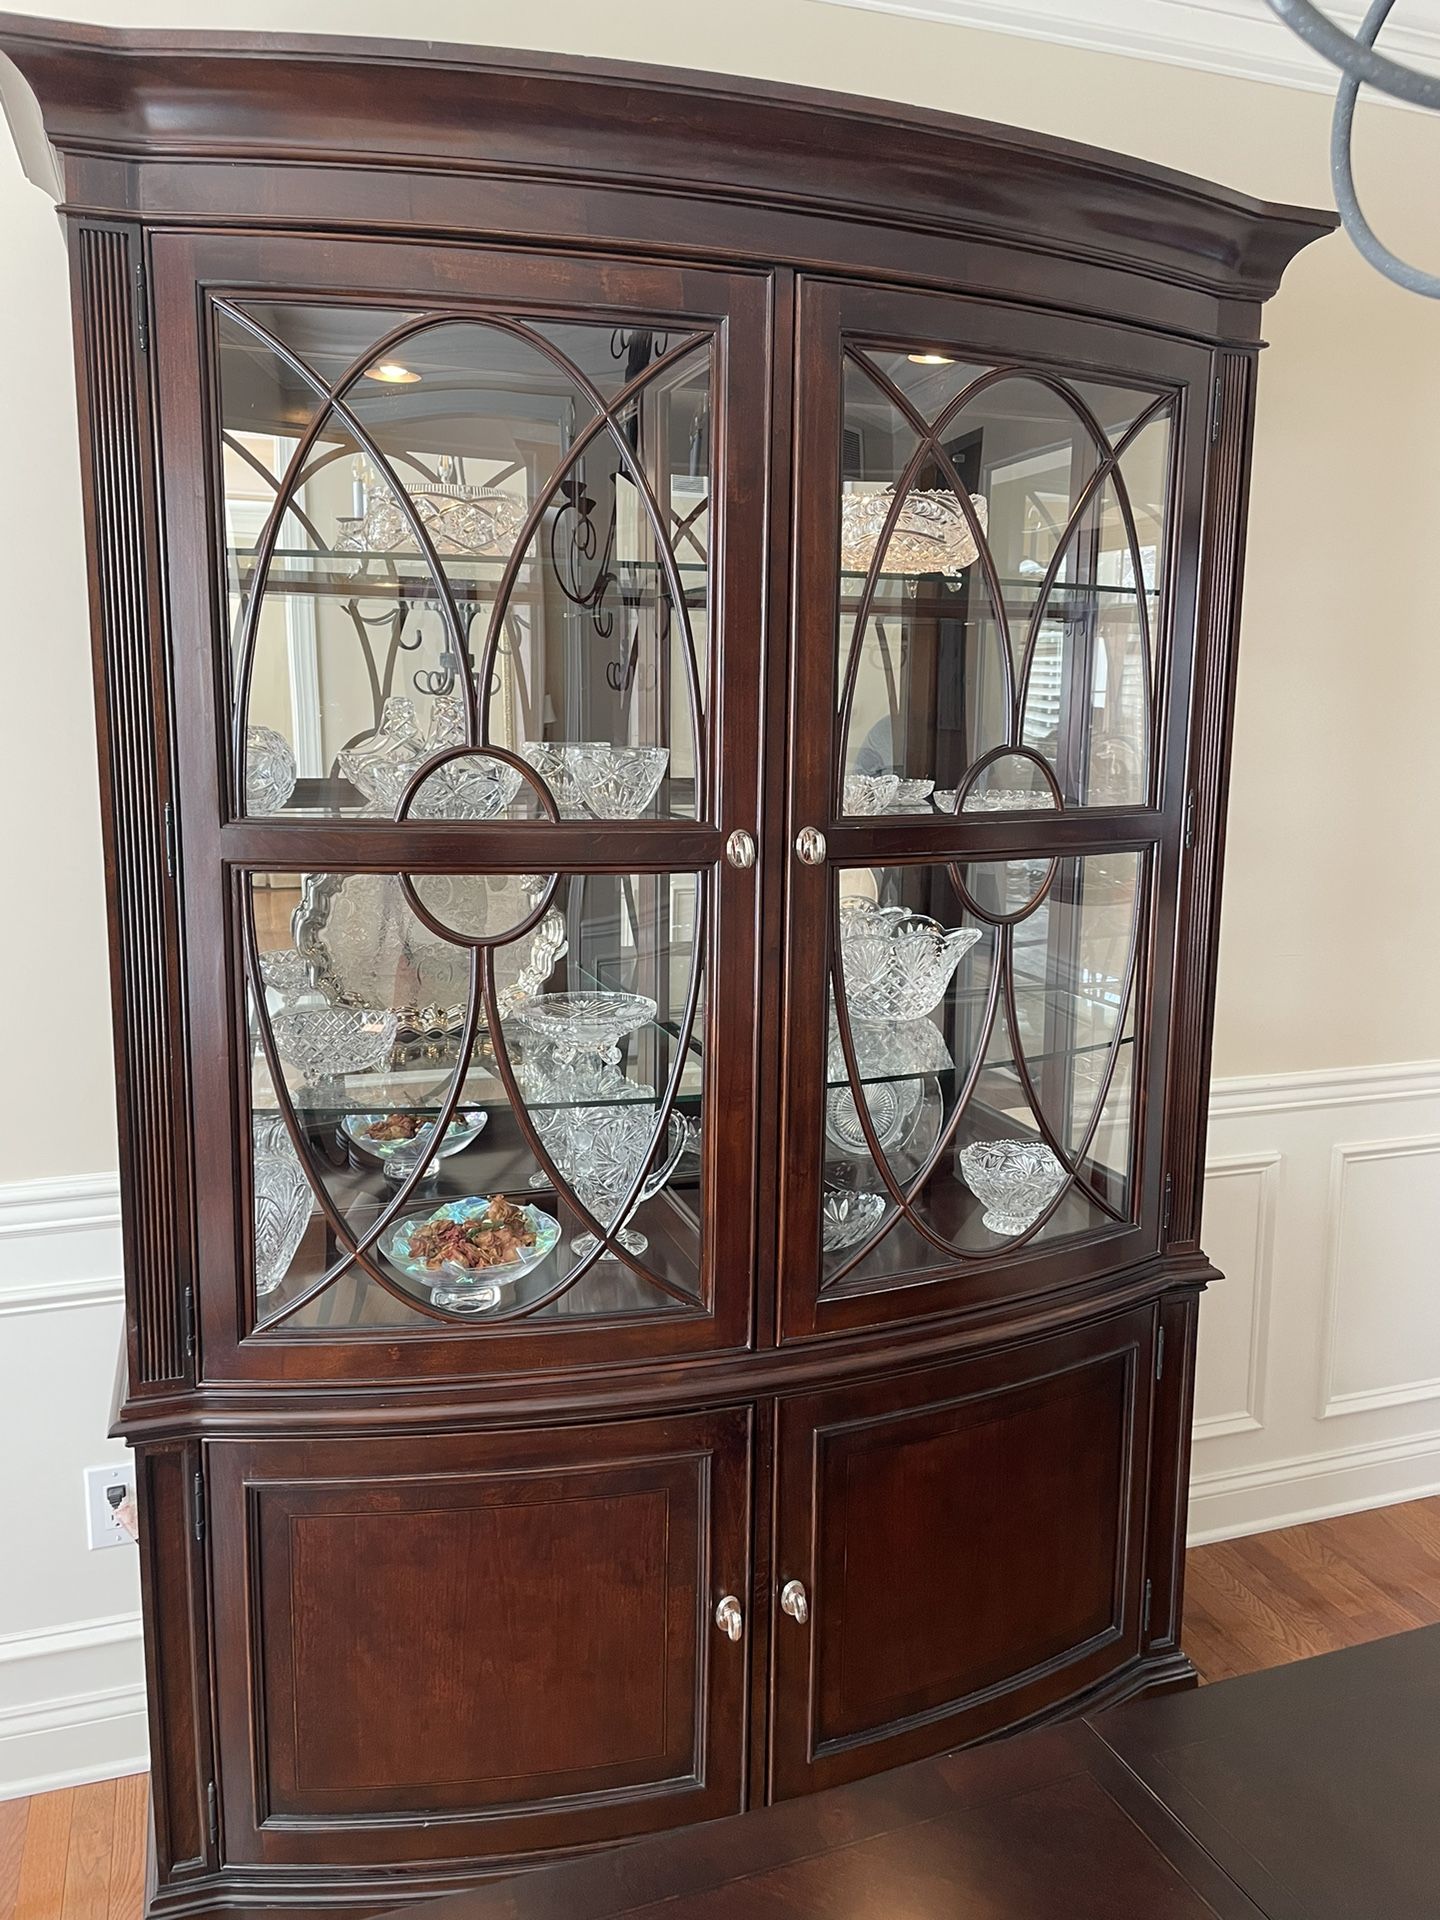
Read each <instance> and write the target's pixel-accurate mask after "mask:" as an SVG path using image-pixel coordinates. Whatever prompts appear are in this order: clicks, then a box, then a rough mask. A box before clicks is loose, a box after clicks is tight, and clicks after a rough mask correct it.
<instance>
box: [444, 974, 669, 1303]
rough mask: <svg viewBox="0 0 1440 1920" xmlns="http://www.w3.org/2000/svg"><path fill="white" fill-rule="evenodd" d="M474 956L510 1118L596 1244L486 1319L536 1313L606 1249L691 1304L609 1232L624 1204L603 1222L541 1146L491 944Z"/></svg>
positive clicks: (621, 1220) (641, 1275)
mask: <svg viewBox="0 0 1440 1920" xmlns="http://www.w3.org/2000/svg"><path fill="white" fill-rule="evenodd" d="M479 961H480V977H481V982H482V990H483V993H484V1000H485V1012H486V1018H487V1020H488V1022H489V1025H490V1035H491V1044H492V1046H493V1047H494V1052H495V1067H496V1071H497V1072H498V1073H499V1075H500V1081H501V1085H502V1086H503V1087H504V1089H505V1092H506V1095H507V1097H508V1098H509V1101H510V1109H511V1112H512V1114H513V1115H514V1119H515V1124H516V1126H517V1127H519V1129H520V1132H521V1135H522V1137H523V1138H524V1141H525V1144H526V1145H527V1146H528V1147H529V1149H530V1151H531V1152H532V1153H533V1154H534V1155H535V1158H536V1161H537V1162H538V1163H539V1165H540V1166H541V1167H542V1168H543V1169H544V1171H545V1172H546V1173H547V1174H549V1176H550V1184H551V1186H552V1187H553V1188H554V1189H555V1194H556V1198H557V1199H558V1198H559V1197H560V1196H561V1195H562V1194H563V1195H564V1197H565V1201H566V1204H567V1205H568V1206H569V1207H570V1208H571V1209H572V1210H573V1211H574V1212H575V1213H577V1214H578V1215H579V1216H580V1219H581V1221H582V1222H583V1223H584V1225H585V1227H586V1228H587V1230H588V1231H589V1232H590V1233H591V1234H592V1235H593V1236H594V1239H595V1241H596V1245H595V1246H594V1247H592V1248H591V1250H590V1252H589V1253H587V1254H585V1255H583V1256H582V1257H581V1258H580V1259H579V1261H578V1262H577V1264H576V1265H575V1266H574V1267H573V1268H572V1269H571V1270H570V1272H569V1273H567V1274H566V1275H565V1276H564V1278H563V1279H561V1280H559V1281H557V1282H556V1284H555V1285H554V1286H553V1287H551V1288H549V1289H548V1291H546V1292H545V1293H542V1294H541V1295H540V1296H539V1298H538V1299H535V1300H529V1301H526V1303H525V1305H524V1306H523V1307H512V1308H511V1309H510V1310H509V1311H508V1312H506V1313H503V1314H487V1315H486V1319H487V1320H489V1321H492V1322H493V1321H499V1320H510V1321H514V1320H524V1319H529V1318H530V1317H531V1316H532V1315H534V1314H537V1313H539V1312H540V1310H541V1308H542V1307H548V1306H549V1305H550V1304H551V1302H552V1301H554V1300H558V1299H560V1298H561V1296H562V1295H563V1294H566V1293H568V1292H569V1291H570V1290H571V1288H572V1287H574V1286H575V1285H576V1284H577V1282H578V1281H580V1280H582V1279H583V1278H584V1276H585V1275H586V1274H587V1273H588V1272H589V1271H590V1269H591V1268H592V1267H593V1266H594V1265H595V1264H596V1263H597V1262H598V1261H599V1259H600V1257H601V1255H602V1254H603V1253H605V1252H606V1250H607V1249H608V1250H609V1251H610V1252H611V1253H612V1254H613V1255H614V1257H615V1258H616V1259H617V1260H619V1261H621V1262H623V1264H624V1265H625V1266H627V1267H629V1269H630V1271H631V1272H632V1273H633V1274H635V1275H636V1277H637V1278H638V1279H640V1280H642V1281H644V1282H645V1283H646V1284H647V1285H649V1286H654V1287H657V1288H658V1289H659V1290H660V1292H662V1293H668V1294H669V1295H670V1297H671V1298H672V1299H674V1300H678V1301H680V1302H681V1303H682V1304H683V1305H685V1306H687V1307H692V1308H693V1307H695V1306H696V1305H697V1302H696V1301H695V1300H694V1299H693V1298H691V1297H690V1296H689V1295H688V1294H685V1293H683V1292H681V1291H680V1290H679V1289H677V1288H676V1287H675V1285H674V1284H673V1282H670V1281H666V1280H663V1279H661V1278H660V1277H659V1276H658V1275H656V1274H653V1273H651V1272H650V1271H649V1269H648V1268H646V1267H643V1266H641V1264H640V1262H639V1259H638V1257H637V1256H636V1255H634V1254H632V1253H630V1252H629V1251H628V1250H627V1249H626V1248H625V1246H624V1245H623V1244H622V1243H621V1242H620V1241H619V1240H618V1239H613V1240H612V1236H613V1235H614V1234H615V1233H618V1230H619V1228H620V1227H621V1226H623V1225H624V1224H625V1220H624V1209H623V1208H622V1209H621V1211H620V1212H619V1213H618V1214H617V1215H616V1226H615V1227H614V1228H611V1227H606V1226H604V1225H603V1224H602V1223H601V1222H600V1221H599V1220H598V1219H597V1218H596V1216H595V1215H594V1214H593V1213H592V1212H591V1211H590V1209H589V1208H588V1207H587V1206H586V1205H585V1203H584V1202H583V1201H582V1200H581V1199H580V1197H579V1195H578V1194H576V1193H575V1192H574V1191H573V1189H572V1188H571V1185H570V1182H569V1181H568V1180H567V1179H566V1178H565V1176H564V1174H562V1173H561V1171H560V1169H559V1167H558V1166H557V1165H556V1163H555V1161H554V1159H553V1158H552V1156H551V1154H550V1150H549V1148H548V1147H546V1145H545V1143H544V1141H543V1140H542V1139H541V1136H540V1133H539V1131H538V1129H537V1128H536V1126H535V1123H534V1121H533V1120H532V1119H531V1117H530V1108H529V1105H528V1103H527V1101H526V1099H525V1095H524V1092H523V1091H522V1089H521V1086H520V1083H519V1081H518V1080H517V1079H516V1077H515V1066H514V1062H513V1061H512V1060H511V1058H510V1048H509V1046H508V1044H507V1042H506V1040H505V1033H504V1026H503V1021H502V1018H501V1008H500V1003H499V995H498V993H497V991H496V987H495V958H494V952H493V949H491V948H489V947H486V948H485V949H483V950H482V951H481V953H480V955H479ZM576 1104H577V1105H579V1104H581V1103H580V1102H577V1103H576ZM643 1184H644V1181H643V1178H642V1179H641V1180H640V1181H637V1183H636V1186H635V1188H634V1191H633V1192H632V1193H631V1194H630V1196H628V1198H627V1200H626V1203H625V1204H626V1206H630V1205H633V1203H634V1194H635V1193H638V1191H639V1189H640V1187H641V1186H642V1185H643Z"/></svg>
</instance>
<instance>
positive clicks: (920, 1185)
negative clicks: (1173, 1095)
mask: <svg viewBox="0 0 1440 1920" xmlns="http://www.w3.org/2000/svg"><path fill="white" fill-rule="evenodd" d="M798 328H799V339H798V356H799V365H800V369H801V374H800V379H801V388H802V394H801V401H800V406H799V412H798V419H799V423H800V424H799V428H798V434H797V443H796V453H795V459H796V465H797V468H798V471H799V473H800V475H801V477H802V479H803V482H804V484H803V485H802V486H801V488H800V490H799V495H798V498H799V499H800V501H801V507H800V518H799V527H798V537H797V545H796V562H795V564H796V572H797V591H796V601H795V604H796V607H797V615H796V620H797V633H796V645H795V652H794V659H793V664H792V681H791V699H792V704H793V707H794V710H795V711H796V712H797V713H800V714H804V715H805V716H807V723H806V724H805V725H804V726H802V727H796V728H794V729H792V735H791V742H790V786H789V795H790V807H791V816H790V820H789V832H790V840H791V845H792V848H793V857H792V860H791V866H790V882H791V884H790V888H789V894H788V914H789V924H788V927H787V959H786V990H785V1004H786V1017H787V1023H788V1024H787V1034H786V1047H787V1064H788V1071H787V1073H786V1076H785V1100H786V1113H785V1119H784V1124H783V1132H782V1137H783V1139H784V1141H785V1169H784V1179H783V1184H782V1196H783V1200H782V1219H781V1226H780V1240H781V1250H782V1251H781V1261H780V1296H781V1302H780V1315H781V1328H782V1335H783V1337H786V1338H796V1337H804V1336H808V1335H813V1334H817V1333H827V1332H840V1331H843V1330H848V1329H853V1328H858V1327H867V1326H870V1327H874V1326H881V1325H886V1324H892V1323H894V1322H897V1321H901V1320H905V1319H909V1318H913V1317H916V1316H919V1315H928V1314H933V1313H936V1312H940V1311H945V1310H950V1309H955V1308H964V1307H969V1306H973V1305H976V1304H978V1303H980V1302H982V1301H986V1300H994V1299H997V1298H1013V1297H1017V1296H1021V1295H1025V1294H1029V1293H1034V1292H1038V1291H1044V1290H1049V1289H1051V1288H1053V1287H1054V1286H1056V1285H1057V1284H1063V1283H1065V1282H1066V1281H1068V1280H1073V1279H1080V1278H1083V1277H1087V1276H1094V1275H1096V1274H1099V1273H1103V1272H1105V1271H1109V1270H1114V1269H1116V1268H1119V1267H1121V1266H1124V1265H1126V1264H1127V1263H1131V1262H1133V1261H1135V1260H1137V1259H1138V1258H1140V1257H1142V1256H1144V1255H1145V1254H1147V1253H1151V1252H1153V1251H1154V1250H1155V1249H1156V1247H1157V1246H1158V1244H1159V1231H1160V1191H1161V1168H1160V1160H1161V1153H1160V1148H1161V1137H1160V1113H1161V1106H1162V1102H1161V1100H1160V1099H1159V1098H1158V1097H1156V1096H1157V1094H1158V1093H1159V1091H1160V1090H1161V1089H1163V1086H1164V1083H1165V1075H1166V1071H1167V1067H1166V1056H1167V1048H1168V1040H1169V1014H1168V1009H1169V998H1170V987H1171V972H1170V961H1169V958H1168V956H1169V954H1170V952H1171V949H1172V947H1173V941H1174V915H1175V896H1176V889H1177V884H1178V876H1179V863H1180V845H1181V840H1182V836H1183V812H1184V797H1183V769H1184V764H1185V763H1184V730H1185V724H1186V714H1187V707H1188V701H1187V698H1186V691H1187V687H1188V682H1189V675H1190V666H1191V658H1192V650H1193V633H1194V620H1195V557H1196V548H1197V542H1198V524H1199V506H1200V501H1201V497H1202V491H1203V483H1204V447H1203V437H1202V436H1201V435H1199V434H1197V433H1195V432H1193V431H1188V430H1187V423H1188V422H1189V421H1190V420H1191V419H1193V417H1194V407H1195V390H1196V389H1197V388H1198V389H1199V390H1200V391H1202V392H1206V391H1208V378H1209V365H1210V362H1209V356H1208V355H1207V354H1206V353H1205V352H1203V351H1202V350H1201V349H1199V348H1197V347H1194V346H1190V345H1187V344H1183V343H1179V342H1175V341H1161V340H1157V339H1155V338H1154V337H1151V336H1146V335H1144V334H1142V333H1140V332H1137V331H1135V330H1131V329H1126V328H1123V327H1118V326H1105V325H1103V324H1101V323H1098V322H1093V321H1088V320H1083V319H1079V318H1063V319H1062V318H1059V317H1057V316H1054V315H1041V314H1036V313H1030V312H1021V311H1018V310H1005V309H1002V308H999V307H996V306H994V305H991V304H989V303H985V302H980V301H970V300H960V299H953V298H946V297H942V296H937V295H931V294H920V293H909V292H902V291H899V290H895V289H885V288H878V287H869V288H859V287H852V286H845V285H840V284H838V283H826V282H821V281H806V282H805V283H804V284H803V286H802V289H801V296H800V302H799V321H798ZM1202 383H1204V384H1202Z"/></svg>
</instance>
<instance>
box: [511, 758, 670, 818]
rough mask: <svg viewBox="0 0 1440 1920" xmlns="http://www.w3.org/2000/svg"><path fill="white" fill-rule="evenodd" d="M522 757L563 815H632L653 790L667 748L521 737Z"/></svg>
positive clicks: (665, 760)
mask: <svg viewBox="0 0 1440 1920" xmlns="http://www.w3.org/2000/svg"><path fill="white" fill-rule="evenodd" d="M519 752H520V757H521V758H522V759H523V760H528V761H529V763H530V765H531V766H532V767H533V768H534V769H535V771H536V772H537V773H538V774H539V776H540V778H541V779H542V780H543V781H544V782H545V784H546V786H547V787H549V789H550V791H551V793H552V794H553V795H554V797H555V804H556V806H557V807H558V808H559V809H560V817H561V818H562V819H564V820H585V819H596V820H633V819H635V818H636V817H637V816H638V815H639V814H642V813H643V812H644V811H645V809H646V807H648V806H649V804H650V802H651V801H652V800H653V799H654V798H655V795H656V793H657V792H658V791H659V788H660V782H661V781H662V780H663V779H664V778H665V769H666V768H667V767H668V766H669V764H670V749H669V748H668V747H613V746H611V745H610V744H609V742H608V741H605V740H567V741H558V742H557V741H550V740H525V741H522V742H521V745H520V749H519Z"/></svg>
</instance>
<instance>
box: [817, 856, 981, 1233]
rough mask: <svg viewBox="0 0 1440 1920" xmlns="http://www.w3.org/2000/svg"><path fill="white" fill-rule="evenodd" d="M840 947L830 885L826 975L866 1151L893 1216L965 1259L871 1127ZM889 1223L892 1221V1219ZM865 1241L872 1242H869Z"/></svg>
mask: <svg viewBox="0 0 1440 1920" xmlns="http://www.w3.org/2000/svg"><path fill="white" fill-rule="evenodd" d="M842 951H843V950H842V946H841V940H840V890H839V888H838V887H835V888H832V890H831V895H830V952H831V955H832V959H831V964H830V975H831V986H832V990H833V992H834V995H835V1026H836V1029H837V1031H838V1034H839V1038H840V1052H841V1055H842V1057H843V1059H844V1061H845V1072H846V1076H847V1077H848V1079H849V1081H850V1085H851V1087H852V1088H854V1089H855V1092H856V1095H857V1097H856V1099H855V1102H854V1105H855V1118H856V1120H857V1121H858V1122H859V1126H860V1131H861V1133H862V1134H863V1135H864V1137H865V1147H866V1151H867V1152H868V1153H869V1155H870V1158H871V1160H872V1161H873V1163H874V1166H875V1171H876V1172H877V1173H878V1174H879V1176H880V1178H881V1180H882V1181H883V1182H884V1183H885V1189H886V1192H887V1193H888V1194H889V1195H890V1198H891V1199H892V1200H893V1201H894V1203H895V1205H896V1207H897V1208H898V1210H899V1212H898V1213H897V1215H896V1218H897V1219H898V1218H899V1217H900V1215H903V1216H904V1218H905V1219H906V1221H908V1223H909V1224H910V1226H911V1227H912V1228H913V1229H914V1230H915V1232H916V1233H917V1234H919V1236H920V1238H921V1239H922V1240H928V1241H929V1243H930V1245H931V1246H932V1247H934V1248H936V1249H937V1251H939V1252H940V1253H944V1254H948V1255H949V1256H950V1258H951V1259H956V1260H964V1259H967V1258H969V1257H970V1256H969V1255H967V1254H966V1253H965V1252H964V1251H963V1250H962V1249H961V1248H960V1247H957V1246H956V1245H955V1243H954V1242H953V1241H951V1240H948V1239H947V1238H946V1237H945V1235H944V1234H943V1233H940V1232H938V1231H937V1230H936V1229H935V1228H934V1227H932V1226H931V1225H930V1224H929V1223H928V1221H925V1220H923V1219H921V1217H920V1215H919V1214H918V1213H917V1212H916V1211H915V1208H914V1206H913V1204H912V1202H911V1199H910V1196H909V1195H908V1194H907V1193H906V1191H905V1189H904V1187H903V1186H902V1185H901V1184H900V1182H899V1181H898V1180H897V1179H896V1177H895V1170H894V1168H893V1167H892V1166H891V1165H890V1160H889V1157H888V1155H887V1154H886V1152H885V1149H884V1147H883V1146H882V1145H881V1144H880V1136H879V1134H878V1133H877V1132H876V1130H875V1121H874V1118H873V1116H872V1114H871V1112H870V1103H869V1101H868V1100H867V1099H866V1098H865V1079H864V1075H863V1074H862V1073H861V1071H860V1058H859V1054H858V1053H857V1051H856V1047H855V1033H854V1029H853V1028H852V1026H851V1024H850V1001H849V996H848V994H847V993H846V990H845V967H844V963H843V960H842V958H841V955H842ZM890 1224H892V1225H893V1221H892V1222H891V1223H890ZM880 1238H881V1236H880V1235H879V1234H877V1235H875V1239H876V1240H878V1239H880ZM869 1244H873V1242H871V1243H869Z"/></svg>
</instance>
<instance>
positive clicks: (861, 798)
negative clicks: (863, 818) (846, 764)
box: [845, 773, 900, 813]
mask: <svg viewBox="0 0 1440 1920" xmlns="http://www.w3.org/2000/svg"><path fill="white" fill-rule="evenodd" d="M899 791H900V776H899V774H898V773H847V774H846V776H845V811H846V813H884V811H885V809H886V808H887V807H893V806H894V804H895V796H896V795H897V794H898V793H899Z"/></svg>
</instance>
